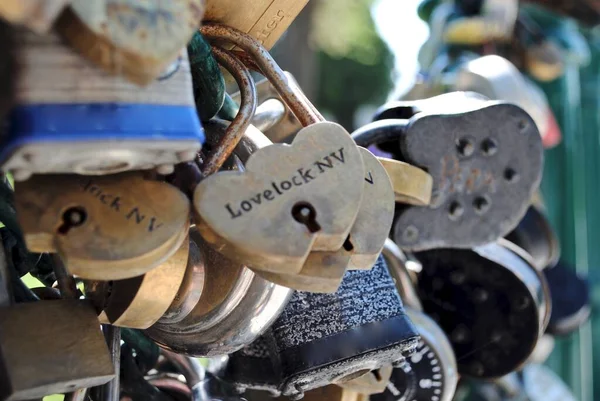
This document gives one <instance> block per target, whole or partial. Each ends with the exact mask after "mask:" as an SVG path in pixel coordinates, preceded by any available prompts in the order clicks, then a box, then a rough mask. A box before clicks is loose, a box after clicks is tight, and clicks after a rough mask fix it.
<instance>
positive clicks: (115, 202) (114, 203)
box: [110, 196, 121, 212]
mask: <svg viewBox="0 0 600 401" xmlns="http://www.w3.org/2000/svg"><path fill="white" fill-rule="evenodd" d="M120 201H121V197H120V196H115V199H113V201H112V202H111V203H110V208H111V209H115V210H116V211H117V212H119V211H121V204H120V203H119V202H120Z"/></svg>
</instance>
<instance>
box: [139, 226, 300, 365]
mask: <svg viewBox="0 0 600 401" xmlns="http://www.w3.org/2000/svg"><path fill="white" fill-rule="evenodd" d="M190 238H191V239H192V241H193V242H195V243H196V244H197V245H198V248H199V249H200V252H201V255H202V256H201V258H202V260H203V261H204V289H203V291H202V294H201V296H200V299H199V300H198V302H197V303H196V305H195V306H194V308H193V310H192V311H191V312H189V313H188V314H187V316H185V317H184V318H183V319H181V320H179V321H176V322H172V321H166V322H165V321H160V320H159V321H158V322H157V323H155V324H154V325H153V326H151V327H150V328H149V329H147V330H146V331H145V334H146V335H147V336H148V337H150V338H151V339H152V340H153V341H155V342H156V343H157V344H158V345H160V346H161V347H163V348H165V349H168V350H171V351H173V352H176V353H180V354H185V355H189V356H205V357H209V356H215V355H225V354H229V353H232V352H234V351H237V350H239V349H240V348H242V347H243V346H245V345H248V344H250V343H251V342H252V341H254V340H255V339H256V338H258V337H259V336H260V335H261V334H262V333H263V332H264V331H265V330H267V328H268V327H269V326H270V325H271V324H272V323H273V321H274V320H275V319H276V318H277V317H278V316H279V315H280V314H281V312H282V311H283V308H285V306H286V305H287V303H288V300H289V298H290V296H291V294H292V290H290V289H289V288H285V287H281V286H278V285H276V284H273V283H270V282H268V281H266V280H264V279H262V278H260V277H258V276H256V275H255V274H254V273H253V272H252V271H251V270H249V269H247V268H246V267H244V266H243V265H241V264H239V263H235V262H232V261H231V260H229V259H227V258H226V257H224V256H223V255H221V254H220V253H219V252H217V251H215V250H213V249H212V248H211V247H209V246H208V244H207V243H206V242H205V241H204V239H203V238H202V237H201V236H200V235H199V233H198V232H197V231H196V230H195V229H191V230H190Z"/></svg>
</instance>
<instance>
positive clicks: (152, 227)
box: [148, 217, 163, 232]
mask: <svg viewBox="0 0 600 401" xmlns="http://www.w3.org/2000/svg"><path fill="white" fill-rule="evenodd" d="M155 222H156V217H151V218H150V224H148V232H152V231H154V230H156V229H157V228H158V227H160V226H162V225H163V223H159V224H157V225H154V223H155Z"/></svg>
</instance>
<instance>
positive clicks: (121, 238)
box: [15, 172, 190, 280]
mask: <svg viewBox="0 0 600 401" xmlns="http://www.w3.org/2000/svg"><path fill="white" fill-rule="evenodd" d="M15 192H16V193H15V204H16V209H17V215H18V218H19V223H20V224H21V228H22V229H23V232H24V234H25V241H26V243H27V247H28V248H29V250H30V251H32V252H58V253H59V254H60V255H61V257H62V258H63V260H64V261H65V264H66V265H67V267H68V269H69V271H70V272H71V273H73V274H74V275H77V276H80V277H82V278H86V279H90V280H119V279H125V278H130V277H135V276H139V275H140V274H144V273H146V272H147V271H149V270H151V269H152V268H154V267H156V266H158V265H159V264H161V263H162V262H164V261H165V260H167V259H168V258H169V257H170V256H171V255H173V254H174V253H175V251H176V250H177V249H178V248H179V247H180V246H181V244H182V243H183V241H184V239H185V237H186V235H187V232H188V227H189V209H190V204H189V201H188V199H187V198H186V196H185V195H184V194H183V193H182V192H180V191H179V190H178V189H177V188H175V187H173V186H171V185H169V184H167V183H164V182H158V181H150V180H144V178H143V176H142V174H141V173H139V172H135V173H124V174H117V175H110V176H99V177H90V176H78V175H44V176H34V177H32V178H31V179H30V180H28V181H25V182H19V183H18V184H17V185H16V187H15Z"/></svg>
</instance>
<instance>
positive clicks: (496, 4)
mask: <svg viewBox="0 0 600 401" xmlns="http://www.w3.org/2000/svg"><path fill="white" fill-rule="evenodd" d="M518 13H519V2H518V1H517V0H483V2H482V5H481V10H480V14H479V15H475V16H467V17H458V18H455V19H454V20H451V21H449V22H448V25H447V26H446V27H445V31H444V40H445V41H446V42H448V43H452V44H460V45H480V44H484V43H486V42H490V41H507V40H508V39H510V38H511V37H512V33H513V30H514V26H515V22H516V20H517V15H518Z"/></svg>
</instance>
